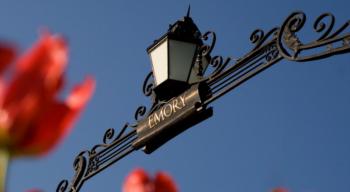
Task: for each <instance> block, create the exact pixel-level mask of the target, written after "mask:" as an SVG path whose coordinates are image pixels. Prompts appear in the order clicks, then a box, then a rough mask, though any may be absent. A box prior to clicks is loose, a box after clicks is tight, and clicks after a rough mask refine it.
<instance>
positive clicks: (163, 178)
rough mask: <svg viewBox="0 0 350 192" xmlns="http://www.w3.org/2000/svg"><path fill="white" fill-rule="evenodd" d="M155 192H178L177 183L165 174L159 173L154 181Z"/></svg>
mask: <svg viewBox="0 0 350 192" xmlns="http://www.w3.org/2000/svg"><path fill="white" fill-rule="evenodd" d="M154 186H155V187H154V192H177V187H176V185H175V182H174V181H173V179H172V178H171V176H170V175H168V174H167V173H165V172H158V173H157V174H156V177H155V179H154Z"/></svg>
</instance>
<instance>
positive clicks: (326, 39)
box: [56, 12, 350, 192]
mask: <svg viewBox="0 0 350 192" xmlns="http://www.w3.org/2000/svg"><path fill="white" fill-rule="evenodd" d="M327 21H328V22H327ZM305 23H306V16H305V14H304V13H303V12H294V13H292V14H291V15H289V16H288V17H287V19H286V20H285V21H284V22H283V23H282V25H281V27H275V28H272V29H271V30H269V31H268V32H267V33H265V32H264V31H263V30H261V29H256V30H254V31H253V32H252V34H251V35H250V41H251V43H252V44H253V45H254V47H253V48H252V49H251V51H249V52H248V53H247V54H246V55H244V56H243V57H241V58H240V59H237V60H233V59H231V58H230V57H228V58H225V59H224V57H222V56H219V55H217V56H211V53H212V51H213V49H214V47H215V43H216V35H215V33H214V32H212V31H208V32H206V33H204V35H202V36H201V38H202V40H203V42H204V44H203V45H202V44H201V45H200V47H199V49H198V55H197V58H196V62H197V63H196V64H197V65H199V66H198V69H199V71H198V74H199V75H203V78H202V79H203V80H202V81H200V82H198V84H205V85H206V86H207V87H208V88H209V91H208V93H209V95H206V96H205V97H203V98H205V101H203V106H206V105H208V104H210V103H211V102H213V101H215V100H216V99H218V98H220V97H221V96H223V95H224V94H226V93H228V92H229V91H231V90H232V89H234V88H236V87H237V86H239V85H240V84H242V83H244V82H245V81H247V80H248V79H250V78H252V77H254V76H255V75H257V74H259V73H260V72H262V71H263V70H265V69H267V68H268V67H270V66H272V65H273V64H275V63H277V62H278V61H280V60H282V59H287V60H290V61H297V62H305V61H312V60H318V59H323V58H327V57H330V56H333V55H337V54H343V53H348V52H350V32H346V30H347V29H349V25H350V20H349V21H347V22H346V23H344V24H343V25H342V26H340V27H339V28H338V29H336V30H334V25H335V17H334V16H333V15H332V14H331V13H324V14H322V15H320V16H319V17H318V18H317V19H316V20H315V21H314V23H313V30H314V31H315V32H316V33H318V34H320V35H319V36H318V38H316V40H313V41H310V42H306V43H305V42H303V41H302V40H301V39H300V38H299V35H298V34H297V33H299V32H300V31H301V29H303V27H304V25H305ZM206 42H208V43H207V44H205V43H206ZM308 51H309V52H308ZM203 59H206V60H207V61H208V62H209V66H211V67H212V68H213V69H212V70H211V72H210V73H209V74H205V73H204V70H205V69H204V68H203V66H202V60H203ZM231 61H234V62H232V63H231ZM201 67H202V68H201ZM154 87H155V82H154V79H153V73H152V72H150V73H149V74H148V75H147V76H146V79H145V81H144V83H143V87H142V90H143V93H144V95H145V96H151V98H152V105H151V107H150V108H149V110H148V111H147V109H146V107H145V106H140V107H138V108H137V110H136V112H135V115H134V117H135V120H136V123H135V124H133V125H131V124H129V123H126V124H125V125H124V126H123V127H122V129H121V130H120V132H119V133H118V135H115V130H114V129H113V128H110V129H107V130H106V132H105V134H104V136H103V143H102V144H98V145H95V146H94V147H92V148H91V150H89V151H83V152H81V153H79V154H78V155H77V157H76V158H75V160H74V163H73V167H74V170H75V175H74V177H73V179H72V180H71V182H69V181H68V180H62V181H61V182H60V183H59V185H58V187H57V189H56V191H57V192H67V191H69V192H76V191H79V190H80V188H81V187H82V185H83V184H84V182H85V181H86V180H88V179H89V178H91V177H92V176H94V175H96V174H97V173H99V172H101V171H102V170H104V169H106V168H107V167H109V166H110V165H112V164H113V163H115V162H116V161H118V160H120V159H121V158H123V157H125V156H126V155H128V154H129V153H131V152H133V151H134V150H136V149H135V148H133V145H132V144H133V143H134V142H135V141H136V140H137V138H138V134H137V131H136V130H135V129H136V128H137V126H138V122H140V121H141V120H144V118H147V116H148V115H150V114H152V113H153V112H155V111H156V110H158V109H160V108H161V107H162V106H164V104H166V101H159V100H158V99H157V97H156V95H155V93H154V91H153V89H154ZM128 128H131V129H132V130H130V131H127V129H128Z"/></svg>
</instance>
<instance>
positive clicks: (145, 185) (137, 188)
mask: <svg viewBox="0 0 350 192" xmlns="http://www.w3.org/2000/svg"><path fill="white" fill-rule="evenodd" d="M177 191H178V190H177V187H176V185H175V182H174V181H173V180H172V178H171V177H170V176H169V175H168V174H167V173H164V172H157V173H156V175H155V177H154V178H151V177H150V176H149V175H148V174H147V173H146V172H145V171H144V170H143V169H141V168H138V169H135V170H133V171H132V172H131V173H130V174H129V175H128V176H127V177H126V179H125V181H124V184H123V192H177Z"/></svg>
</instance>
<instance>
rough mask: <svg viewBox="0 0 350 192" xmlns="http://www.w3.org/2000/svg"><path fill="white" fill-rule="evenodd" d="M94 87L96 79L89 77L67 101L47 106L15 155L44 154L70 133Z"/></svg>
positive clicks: (15, 148) (16, 147)
mask: <svg viewBox="0 0 350 192" xmlns="http://www.w3.org/2000/svg"><path fill="white" fill-rule="evenodd" d="M94 88H95V81H94V79H92V78H91V77H88V78H86V80H85V81H84V82H83V83H82V84H80V85H78V86H76V87H74V88H73V90H72V92H71V94H70V96H69V97H68V99H67V101H66V102H65V103H59V102H53V103H52V104H51V105H49V106H47V109H46V110H45V111H44V112H43V113H42V115H41V116H40V117H39V118H38V119H37V120H36V121H35V122H34V123H33V124H31V126H30V127H29V129H28V130H30V132H28V133H27V134H26V137H25V138H23V139H22V140H21V142H20V143H18V145H17V146H15V147H13V151H14V155H15V156H19V155H44V154H46V153H47V152H49V151H50V149H52V148H53V147H54V146H55V145H57V143H59V141H60V140H62V138H64V137H65V136H66V135H67V133H69V131H70V130H71V127H72V124H73V123H74V121H75V120H76V119H77V117H78V115H79V114H80V112H81V111H82V109H83V108H84V106H85V105H86V103H87V102H88V100H89V99H90V98H91V96H92V94H93V92H94ZM72 98H74V99H72ZM72 100H73V101H74V102H72Z"/></svg>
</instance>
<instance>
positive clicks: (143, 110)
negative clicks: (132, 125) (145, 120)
mask: <svg viewBox="0 0 350 192" xmlns="http://www.w3.org/2000/svg"><path fill="white" fill-rule="evenodd" d="M146 111H147V108H146V106H143V105H142V106H139V107H138V108H137V109H136V112H135V115H134V117H135V120H136V121H138V120H139V119H140V118H141V117H144V116H145V114H146Z"/></svg>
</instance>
